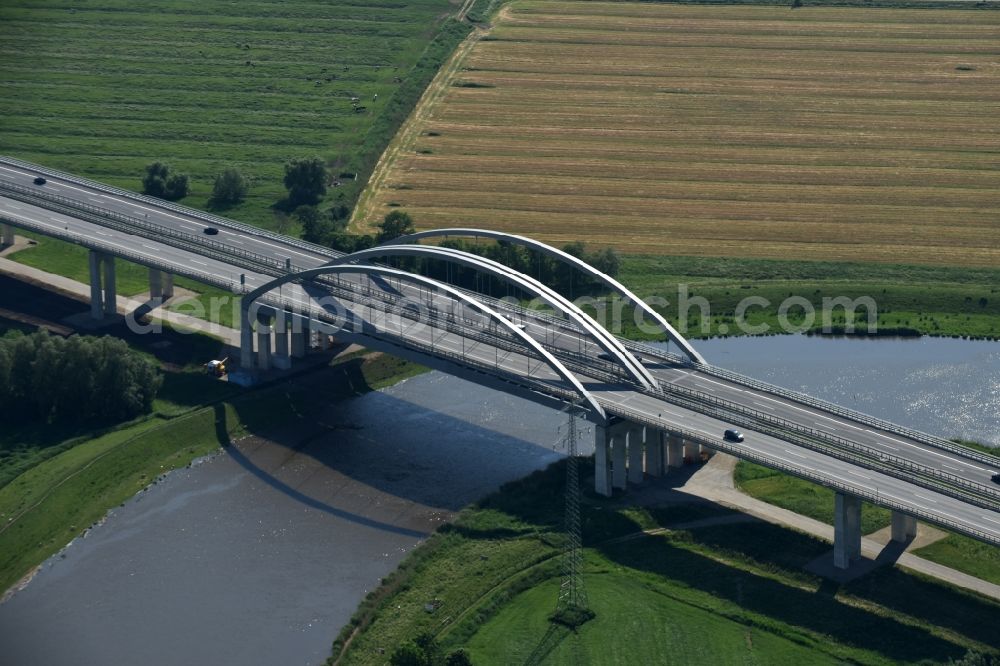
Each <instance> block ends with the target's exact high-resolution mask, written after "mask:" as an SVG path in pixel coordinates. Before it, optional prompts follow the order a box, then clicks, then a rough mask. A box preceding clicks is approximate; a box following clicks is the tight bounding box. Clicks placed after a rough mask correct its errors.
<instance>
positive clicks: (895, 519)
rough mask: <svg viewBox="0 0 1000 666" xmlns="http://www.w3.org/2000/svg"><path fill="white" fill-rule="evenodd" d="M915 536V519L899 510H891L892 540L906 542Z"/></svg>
mask: <svg viewBox="0 0 1000 666" xmlns="http://www.w3.org/2000/svg"><path fill="white" fill-rule="evenodd" d="M915 536H917V519H916V518H914V517H913V516H908V515H906V514H905V513H900V512H899V511H893V512H892V540H893V541H898V542H899V543H906V542H907V541H909V540H910V539H912V538H913V537H915Z"/></svg>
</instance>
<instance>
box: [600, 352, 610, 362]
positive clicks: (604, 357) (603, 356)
mask: <svg viewBox="0 0 1000 666" xmlns="http://www.w3.org/2000/svg"><path fill="white" fill-rule="evenodd" d="M597 358H599V359H601V360H602V361H610V360H611V354H609V353H608V352H601V353H600V354H598V355H597Z"/></svg>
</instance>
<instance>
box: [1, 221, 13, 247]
mask: <svg viewBox="0 0 1000 666" xmlns="http://www.w3.org/2000/svg"><path fill="white" fill-rule="evenodd" d="M0 229H2V230H3V241H0V247H10V246H11V245H13V244H14V227H12V226H10V225H9V224H3V225H0Z"/></svg>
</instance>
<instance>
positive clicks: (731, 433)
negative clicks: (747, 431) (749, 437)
mask: <svg viewBox="0 0 1000 666" xmlns="http://www.w3.org/2000/svg"><path fill="white" fill-rule="evenodd" d="M722 439H725V440H728V441H730V442H742V441H743V433H741V432H740V431H739V430H736V429H735V428H730V429H729V430H727V431H726V432H724V433H722Z"/></svg>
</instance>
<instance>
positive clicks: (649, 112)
mask: <svg viewBox="0 0 1000 666" xmlns="http://www.w3.org/2000/svg"><path fill="white" fill-rule="evenodd" d="M998 120H1000V12H996V11H976V10H960V9H954V10H930V9H927V10H924V9H874V8H864V9H862V8H811V7H804V8H800V9H795V10H792V9H789V8H787V7H763V6H758V7H748V6H743V7H736V6H714V7H712V6H694V5H665V4H627V3H592V2H547V1H540V0H527V1H522V2H515V3H514V4H512V5H511V6H510V7H508V8H507V9H506V10H504V11H503V12H502V13H501V16H500V18H499V20H498V21H497V24H496V25H495V26H494V28H493V29H492V31H491V32H490V33H489V35H487V36H486V37H484V38H482V39H481V40H480V41H479V42H478V44H476V46H475V47H474V48H473V49H472V51H471V53H470V54H469V55H468V57H467V58H466V59H465V60H464V61H463V62H462V63H461V67H460V68H459V69H457V70H456V71H455V72H454V74H453V75H452V78H451V81H450V86H449V87H448V89H447V94H446V95H444V96H442V98H441V100H440V101H439V102H438V103H436V104H434V105H433V108H431V109H428V110H427V112H426V113H425V114H424V117H423V120H421V121H420V122H421V123H422V126H421V127H420V128H419V129H420V131H419V132H412V133H411V134H412V135H413V136H415V137H416V138H415V139H414V140H413V141H412V142H411V145H408V146H405V147H404V149H402V150H400V151H399V156H398V157H397V158H396V161H395V162H394V163H393V164H391V165H389V168H388V172H387V175H386V177H385V179H384V180H383V181H382V186H381V189H380V190H379V191H377V192H376V193H375V196H374V201H373V205H372V206H370V207H369V208H368V209H367V210H366V213H367V215H366V218H365V219H361V220H356V221H355V222H359V223H360V225H361V226H362V227H371V225H373V224H374V223H375V222H376V221H378V220H379V219H380V218H381V216H383V215H384V214H385V213H386V212H388V211H389V210H391V209H394V208H404V209H405V210H406V211H407V212H409V213H410V214H412V215H413V217H414V219H415V220H416V221H417V223H418V226H420V227H422V228H433V227H444V226H456V225H459V226H487V227H491V228H497V229H503V230H507V231H512V232H519V233H530V234H531V235H533V236H535V237H539V238H542V239H544V240H547V241H549V242H554V243H557V244H561V243H564V242H567V241H570V240H582V241H585V242H587V243H590V244H592V245H595V246H603V245H613V246H615V247H617V248H618V249H619V250H621V251H624V252H627V253H631V254H671V255H693V256H740V257H762V258H798V259H815V260H827V261H829V260H833V261H838V260H852V261H879V262H891V263H909V264H951V265H980V266H996V265H1000V124H998Z"/></svg>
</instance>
